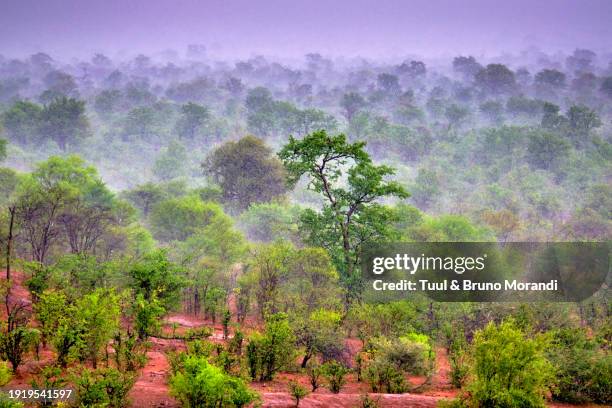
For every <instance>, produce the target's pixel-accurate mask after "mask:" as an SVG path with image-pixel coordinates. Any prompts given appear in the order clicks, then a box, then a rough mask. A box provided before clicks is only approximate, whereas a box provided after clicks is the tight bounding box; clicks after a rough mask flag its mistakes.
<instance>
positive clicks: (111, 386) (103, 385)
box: [72, 367, 135, 408]
mask: <svg viewBox="0 0 612 408" xmlns="http://www.w3.org/2000/svg"><path fill="white" fill-rule="evenodd" d="M134 381H135V376H134V375H133V374H126V373H121V372H120V371H118V370H116V369H114V368H110V367H108V368H100V369H95V370H90V369H87V368H85V367H80V369H79V370H75V371H74V373H73V375H72V383H73V384H74V386H75V394H76V401H75V402H76V404H77V406H81V407H109V408H123V407H127V406H128V405H129V400H128V398H127V395H128V393H129V391H130V389H131V388H132V386H133V385H134Z"/></svg>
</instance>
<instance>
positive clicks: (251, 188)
mask: <svg viewBox="0 0 612 408" xmlns="http://www.w3.org/2000/svg"><path fill="white" fill-rule="evenodd" d="M202 167H203V168H204V171H205V173H206V174H207V175H208V176H209V177H211V179H212V180H214V182H215V183H217V184H219V185H220V186H221V188H222V190H223V199H224V201H225V202H227V203H228V204H230V206H232V207H233V208H236V209H238V210H240V211H243V210H245V209H247V208H248V207H249V206H250V205H251V204H253V203H261V202H270V201H272V200H273V199H276V198H279V197H280V196H282V195H283V194H284V193H285V191H286V186H285V171H284V169H283V166H282V164H281V163H280V161H279V160H278V159H277V158H276V157H274V156H273V155H272V150H271V149H270V148H269V147H268V146H266V145H265V144H264V142H263V141H262V140H261V139H258V138H256V137H254V136H246V137H243V138H242V139H240V140H238V141H237V142H227V143H225V144H223V145H222V146H220V147H218V148H217V149H215V150H214V151H213V152H212V153H211V154H210V155H209V157H208V158H207V159H206V161H205V162H204V163H203V164H202Z"/></svg>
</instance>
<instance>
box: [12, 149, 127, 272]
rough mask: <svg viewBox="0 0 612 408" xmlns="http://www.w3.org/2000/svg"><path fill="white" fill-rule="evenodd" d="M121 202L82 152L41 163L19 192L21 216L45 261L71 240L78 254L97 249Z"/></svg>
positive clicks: (37, 257)
mask: <svg viewBox="0 0 612 408" xmlns="http://www.w3.org/2000/svg"><path fill="white" fill-rule="evenodd" d="M116 204H117V203H116V201H115V198H114V196H113V194H112V193H111V192H110V190H108V188H107V187H106V185H105V184H104V183H103V182H102V180H101V179H100V178H99V176H98V173H97V171H96V169H95V168H94V167H91V166H87V165H85V162H84V161H83V160H82V159H80V158H79V157H78V156H68V157H66V158H62V157H57V156H53V157H51V158H49V159H48V160H47V161H45V162H42V163H39V164H38V165H37V168H36V170H35V171H34V172H33V173H31V174H30V175H29V176H27V177H25V178H24V179H23V180H22V183H21V185H20V186H19V188H18V191H17V208H18V215H19V220H20V222H21V225H22V228H23V230H24V231H25V237H24V238H25V241H26V242H27V244H28V245H29V246H30V248H31V252H32V257H33V258H34V260H36V261H38V262H40V263H44V261H45V259H46V256H47V254H48V252H49V250H50V249H51V247H52V246H53V245H54V244H56V243H57V241H61V239H65V241H67V243H68V245H69V246H70V251H71V252H72V253H74V254H80V253H90V252H93V251H94V249H95V248H96V245H97V244H98V242H99V240H100V238H101V237H102V236H103V234H104V232H105V231H106V230H107V229H108V228H109V227H110V226H111V225H112V224H114V223H116V222H117V220H116V219H115V214H114V210H115V208H116Z"/></svg>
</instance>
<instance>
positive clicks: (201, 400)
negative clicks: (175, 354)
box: [170, 356, 257, 408]
mask: <svg viewBox="0 0 612 408" xmlns="http://www.w3.org/2000/svg"><path fill="white" fill-rule="evenodd" d="M170 393H171V395H173V396H174V397H175V398H176V399H178V400H179V401H180V403H181V405H182V406H183V407H186V408H216V407H224V408H225V407H227V408H233V407H236V408H239V407H244V406H245V405H247V404H250V403H251V402H253V401H255V400H256V399H257V394H255V393H254V392H253V391H251V390H250V389H249V387H248V386H247V385H246V384H245V382H244V381H243V380H241V379H240V378H236V377H232V376H230V375H227V374H225V373H224V372H223V370H221V369H220V368H219V367H216V366H214V365H212V364H209V363H208V361H206V358H204V357H197V356H187V357H185V360H184V362H183V368H182V369H181V370H180V371H178V372H176V373H175V374H174V375H173V376H172V377H171V378H170Z"/></svg>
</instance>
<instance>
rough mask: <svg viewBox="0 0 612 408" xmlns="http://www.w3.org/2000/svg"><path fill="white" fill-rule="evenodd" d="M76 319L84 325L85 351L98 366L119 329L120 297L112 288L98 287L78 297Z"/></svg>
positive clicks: (95, 365)
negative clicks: (99, 358)
mask: <svg viewBox="0 0 612 408" xmlns="http://www.w3.org/2000/svg"><path fill="white" fill-rule="evenodd" d="M75 307H76V321H77V322H78V323H80V324H79V325H80V326H81V327H82V330H83V332H82V342H83V347H84V353H85V354H86V355H87V356H88V357H89V359H90V360H91V362H92V364H93V367H94V368H97V362H98V357H99V355H100V352H101V350H102V349H103V348H104V349H105V348H106V347H107V344H108V342H109V341H110V340H111V339H112V338H113V336H114V334H115V332H116V331H117V330H118V329H119V317H120V308H119V297H118V295H116V294H115V293H114V291H111V290H104V289H98V290H96V291H95V292H93V293H90V294H87V295H85V296H83V297H82V298H81V299H78V300H77V301H76V304H75Z"/></svg>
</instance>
